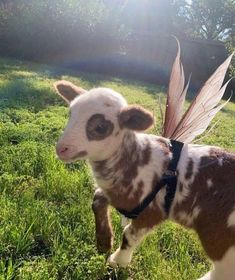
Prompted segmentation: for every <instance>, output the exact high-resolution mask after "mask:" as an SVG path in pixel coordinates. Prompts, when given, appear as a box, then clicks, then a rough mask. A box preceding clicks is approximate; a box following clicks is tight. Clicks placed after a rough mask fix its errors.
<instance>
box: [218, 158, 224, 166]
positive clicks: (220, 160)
mask: <svg viewBox="0 0 235 280" xmlns="http://www.w3.org/2000/svg"><path fill="white" fill-rule="evenodd" d="M218 163H219V166H223V158H219V159H218Z"/></svg>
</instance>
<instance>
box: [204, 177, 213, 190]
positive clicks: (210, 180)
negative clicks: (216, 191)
mask: <svg viewBox="0 0 235 280" xmlns="http://www.w3.org/2000/svg"><path fill="white" fill-rule="evenodd" d="M206 183H207V187H208V189H210V188H211V187H212V186H213V182H212V179H208V180H207V181H206Z"/></svg>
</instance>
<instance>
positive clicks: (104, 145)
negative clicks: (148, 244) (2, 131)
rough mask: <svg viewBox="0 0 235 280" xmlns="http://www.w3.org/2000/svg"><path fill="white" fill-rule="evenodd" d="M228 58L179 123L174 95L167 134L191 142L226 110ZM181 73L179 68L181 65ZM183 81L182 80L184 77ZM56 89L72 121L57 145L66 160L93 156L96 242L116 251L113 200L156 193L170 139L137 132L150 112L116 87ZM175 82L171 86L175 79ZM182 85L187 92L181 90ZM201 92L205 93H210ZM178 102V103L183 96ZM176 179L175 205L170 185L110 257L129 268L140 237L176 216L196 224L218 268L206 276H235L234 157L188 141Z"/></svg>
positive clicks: (226, 279)
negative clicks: (221, 103) (111, 216)
mask: <svg viewBox="0 0 235 280" xmlns="http://www.w3.org/2000/svg"><path fill="white" fill-rule="evenodd" d="M177 57H178V56H177ZM230 59H231V57H230V58H229V59H228V60H227V61H226V62H225V64H223V65H221V66H220V69H218V70H217V72H216V73H215V74H214V76H213V77H212V78H211V79H210V80H209V82H208V83H207V84H206V85H205V87H204V89H203V90H202V91H201V93H200V94H199V95H200V96H199V97H197V98H196V99H195V101H194V102H193V104H191V106H190V107H189V110H188V111H187V113H186V114H185V115H184V117H183V119H182V121H181V124H180V123H179V124H178V125H177V127H175V126H176V123H177V118H176V116H175V114H174V112H175V111H174V107H175V106H176V105H173V104H170V103H171V101H172V99H171V98H170V99H169V98H168V107H167V108H168V109H167V112H168V113H167V118H166V119H167V123H168V125H166V127H168V128H169V129H170V130H172V132H169V129H167V130H166V132H165V133H166V134H164V135H168V136H169V137H172V138H173V139H176V140H180V141H183V142H189V141H191V140H192V139H194V138H195V136H196V135H199V134H200V133H202V132H203V131H204V130H205V129H206V127H207V126H208V124H209V122H210V120H211V118H212V117H213V116H214V114H215V113H216V111H218V110H219V109H220V108H221V107H220V106H219V107H216V108H215V107H214V106H215V105H216V104H217V103H218V102H219V100H220V97H221V96H222V93H223V91H224V89H225V87H223V88H222V89H221V90H220V87H221V85H222V81H223V79H221V81H220V82H218V77H217V76H219V77H221V76H223V75H222V74H221V73H224V74H225V71H226V69H227V66H228V63H229V61H230ZM177 65H178V66H179V67H181V66H180V65H181V64H180V63H176V64H175V67H176V68H177V67H178V66H177ZM175 67H174V68H175ZM176 70H177V69H175V71H176ZM178 70H179V71H180V72H181V70H182V69H181V68H180V69H178ZM175 71H173V72H174V73H175ZM173 76H175V74H174V75H173ZM172 79H173V80H175V78H172ZM176 80H177V79H176ZM180 80H181V83H180V84H181V85H183V80H184V79H183V77H181V78H180ZM212 80H215V81H216V82H212ZM55 86H56V89H57V91H58V93H59V94H60V95H61V96H62V97H63V98H64V99H65V100H66V101H67V102H68V103H69V104H70V110H71V115H70V119H69V122H68V125H67V127H66V129H65V131H64V134H63V135H62V137H61V138H60V140H59V141H58V143H57V147H56V149H57V154H58V156H59V157H60V159H62V160H64V161H65V162H71V161H74V160H77V159H80V158H83V159H84V158H86V159H88V160H89V161H90V164H91V166H92V169H93V172H94V175H95V178H96V181H97V184H98V186H99V188H98V189H97V191H96V193H95V196H94V200H93V211H94V213H95V221H96V237H97V245H98V248H99V249H100V250H102V251H108V250H110V249H111V248H112V228H111V224H110V222H109V213H108V205H109V204H111V205H112V206H114V207H115V208H120V209H123V210H126V211H130V210H132V209H134V208H135V207H136V206H138V205H139V204H140V203H141V202H142V201H143V199H144V198H145V197H146V196H147V195H148V194H149V193H151V192H152V190H153V189H154V188H155V187H156V185H157V183H158V182H159V181H160V180H161V177H162V175H163V174H164V173H165V171H166V170H167V168H168V166H169V163H170V162H171V159H172V152H171V148H170V140H169V139H166V138H163V137H157V136H154V135H148V134H143V133H137V132H138V131H144V130H146V129H148V128H149V127H150V126H151V125H152V124H153V122H154V119H153V116H152V114H151V113H150V112H148V111H147V110H145V109H143V108H142V107H140V106H133V105H132V106H129V105H128V104H127V102H126V100H125V99H124V98H123V97H122V96H121V95H120V94H118V93H117V92H114V91H113V90H111V89H105V88H97V89H93V90H91V91H89V92H86V91H84V90H82V89H81V88H78V87H76V86H75V85H73V84H72V83H69V82H66V81H61V82H57V83H56V84H55ZM172 86H173V87H171V90H173V88H175V84H174V85H172ZM208 87H212V88H211V92H214V90H216V91H218V92H217V95H218V96H217V97H214V98H215V100H214V102H212V101H213V100H212V98H209V99H208V100H207V101H206V100H205V97H206V98H208ZM180 88H182V89H183V87H181V86H180ZM176 90H177V92H181V90H179V88H178V87H176ZM203 92H206V94H207V95H206V96H204V94H203ZM209 96H210V95H209ZM213 96H214V94H213ZM180 98H181V97H180ZM173 99H174V100H175V101H176V103H175V102H174V103H175V104H178V99H177V98H173ZM200 100H201V101H200ZM199 101H200V102H199ZM171 105H172V106H173V108H172V106H171ZM177 106H178V105H177ZM205 106H206V108H207V109H205ZM202 110H203V112H202ZM178 113H179V111H178ZM179 116H180V115H179V114H178V117H179ZM166 127H165V128H166ZM172 133H174V135H173V134H172ZM175 133H176V135H175ZM171 135H173V136H171ZM177 176H178V183H177V187H176V193H175V196H174V199H173V201H172V203H171V205H170V206H171V207H170V212H169V213H168V211H166V210H165V209H166V208H168V206H169V205H168V203H167V207H165V206H166V205H165V197H166V188H164V187H163V188H162V189H161V190H160V191H159V192H158V194H157V195H156V196H155V198H154V199H153V200H152V202H151V203H150V204H149V205H148V206H147V207H146V208H145V209H144V210H143V211H142V212H141V213H140V214H139V215H138V217H137V218H135V219H133V220H132V221H131V223H130V224H129V225H127V226H126V228H125V229H124V232H123V240H122V245H121V246H120V248H118V250H117V251H116V252H114V253H113V254H112V255H111V256H110V258H109V262H110V264H112V265H121V266H125V265H127V264H128V263H129V262H130V261H131V257H132V253H133V251H134V249H135V247H136V246H137V245H138V244H139V243H140V242H141V240H142V238H143V237H144V236H145V235H146V234H147V233H148V232H149V231H150V230H151V229H152V228H153V227H154V226H155V225H157V224H159V223H161V222H162V221H164V220H165V219H167V218H170V219H172V220H174V221H176V222H178V223H180V224H182V225H184V226H186V227H190V228H193V229H195V231H196V232H197V233H198V235H199V238H200V240H201V242H202V245H203V247H204V248H205V251H206V252H207V254H208V256H209V257H210V258H211V259H212V261H213V262H214V270H213V271H212V272H210V273H209V274H207V275H206V276H205V277H204V278H202V279H203V280H234V279H235V268H234V267H235V265H234V261H235V155H233V154H230V153H228V152H225V151H223V150H222V149H219V148H216V147H209V146H198V145H185V146H184V148H183V149H182V152H181V156H180V160H179V162H178V166H177ZM168 194H169V193H168ZM167 197H168V198H169V197H170V196H167ZM167 202H169V201H168V200H167Z"/></svg>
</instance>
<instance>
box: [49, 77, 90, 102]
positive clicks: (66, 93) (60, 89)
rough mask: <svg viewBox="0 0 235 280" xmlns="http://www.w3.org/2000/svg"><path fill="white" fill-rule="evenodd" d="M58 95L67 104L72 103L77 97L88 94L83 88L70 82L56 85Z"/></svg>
mask: <svg viewBox="0 0 235 280" xmlns="http://www.w3.org/2000/svg"><path fill="white" fill-rule="evenodd" d="M54 87H55V89H56V91H57V93H58V94H59V95H60V96H61V97H62V98H63V99H64V100H65V101H66V102H67V103H70V102H71V101H72V100H73V99H74V98H76V97H77V96H79V95H81V94H84V93H86V91H85V90H84V89H83V88H80V87H77V86H75V85H74V84H73V83H71V82H68V81H63V80H62V81H58V82H55V83H54Z"/></svg>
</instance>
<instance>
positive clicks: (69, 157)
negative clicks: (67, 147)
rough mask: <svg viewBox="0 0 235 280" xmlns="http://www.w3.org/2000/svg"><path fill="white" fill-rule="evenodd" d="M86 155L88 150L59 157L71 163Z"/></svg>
mask: <svg viewBox="0 0 235 280" xmlns="http://www.w3.org/2000/svg"><path fill="white" fill-rule="evenodd" d="M86 156H87V152H86V151H81V152H78V153H76V154H75V155H72V156H66V157H63V156H58V157H59V159H60V160H62V161H63V162H66V163H71V162H74V161H76V160H78V159H84V158H85V157H86Z"/></svg>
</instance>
